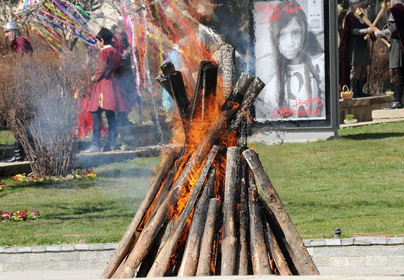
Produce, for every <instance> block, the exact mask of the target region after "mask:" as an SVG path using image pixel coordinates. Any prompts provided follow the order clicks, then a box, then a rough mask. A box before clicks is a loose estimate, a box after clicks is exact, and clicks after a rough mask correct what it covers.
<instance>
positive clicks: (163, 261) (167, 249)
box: [147, 146, 219, 277]
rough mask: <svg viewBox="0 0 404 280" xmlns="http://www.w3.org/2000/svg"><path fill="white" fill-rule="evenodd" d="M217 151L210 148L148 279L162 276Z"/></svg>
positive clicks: (215, 147) (212, 175)
mask: <svg viewBox="0 0 404 280" xmlns="http://www.w3.org/2000/svg"><path fill="white" fill-rule="evenodd" d="M218 149H219V147H218V146H214V147H213V148H212V150H211V152H210V154H209V156H208V159H207V161H206V162H205V166H204V167H203V170H202V172H201V174H200V175H199V178H198V181H197V182H196V184H195V186H194V187H193V188H192V190H191V195H190V196H189V198H188V201H187V205H186V207H185V208H184V210H183V211H182V212H181V215H180V216H179V218H178V220H177V222H176V223H175V224H174V226H173V228H172V229H171V233H170V236H169V237H168V239H167V242H166V243H165V244H164V246H163V247H162V248H161V250H160V252H159V254H158V256H157V258H156V259H155V261H154V264H153V266H152V268H151V269H150V272H149V273H148V274H147V276H148V277H162V276H164V273H165V272H166V270H167V266H168V262H169V260H170V256H171V255H172V253H173V251H174V249H175V246H176V244H177V242H178V238H179V237H180V235H181V233H182V231H183V229H184V226H185V224H186V222H187V220H188V219H189V217H190V216H191V212H192V211H193V209H194V205H195V203H196V199H197V198H198V196H199V192H200V191H201V189H202V187H203V185H204V182H205V178H206V176H207V174H208V171H209V169H210V167H211V165H212V162H213V160H214V159H215V157H216V153H217V151H218ZM214 176H215V173H214V170H213V172H212V173H211V176H210V177H211V178H214ZM211 180H212V179H211Z"/></svg>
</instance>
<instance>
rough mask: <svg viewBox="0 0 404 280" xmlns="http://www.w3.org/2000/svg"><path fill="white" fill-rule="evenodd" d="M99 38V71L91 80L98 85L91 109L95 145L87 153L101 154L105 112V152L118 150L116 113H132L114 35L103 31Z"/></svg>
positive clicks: (94, 89) (95, 88) (94, 90)
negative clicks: (123, 89) (106, 131)
mask: <svg viewBox="0 0 404 280" xmlns="http://www.w3.org/2000/svg"><path fill="white" fill-rule="evenodd" d="M96 38H97V46H98V47H99V48H100V50H101V51H100V53H99V55H98V67H97V69H96V70H95V73H94V75H93V76H92V77H91V80H92V81H93V82H95V85H94V88H93V90H92V94H91V98H90V103H89V105H88V108H87V110H88V111H89V112H91V113H92V119H93V140H92V145H91V146H90V147H89V148H88V149H87V150H85V151H84V152H99V151H100V150H101V115H102V113H103V112H105V115H106V118H107V122H108V138H107V143H106V145H105V146H104V148H103V151H104V152H108V151H111V150H114V149H115V142H116V127H117V119H116V112H128V111H129V110H130V108H129V106H128V102H127V100H126V98H125V95H124V93H123V91H122V90H121V88H120V87H119V84H118V80H117V77H118V76H119V74H120V72H121V71H122V70H121V67H122V66H121V61H122V57H121V55H120V53H119V52H118V51H117V50H116V49H115V48H113V47H112V46H111V43H112V38H113V33H112V32H111V31H110V30H109V29H107V28H105V27H102V28H101V29H100V31H99V32H98V34H97V36H96Z"/></svg>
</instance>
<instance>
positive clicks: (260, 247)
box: [248, 178, 273, 275]
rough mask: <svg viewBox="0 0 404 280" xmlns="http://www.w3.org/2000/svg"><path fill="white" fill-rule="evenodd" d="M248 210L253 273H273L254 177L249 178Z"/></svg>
mask: <svg viewBox="0 0 404 280" xmlns="http://www.w3.org/2000/svg"><path fill="white" fill-rule="evenodd" d="M249 185H250V186H249V190H248V191H249V200H248V210H249V213H250V234H251V238H250V246H251V260H252V268H253V272H254V275H269V274H273V271H272V270H271V267H270V264H269V252H268V250H267V246H266V245H265V236H264V229H263V228H264V227H263V223H262V218H261V212H260V207H259V205H258V202H257V187H256V186H255V183H254V179H253V178H249Z"/></svg>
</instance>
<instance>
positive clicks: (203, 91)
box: [187, 61, 217, 130]
mask: <svg viewBox="0 0 404 280" xmlns="http://www.w3.org/2000/svg"><path fill="white" fill-rule="evenodd" d="M216 85H217V65H216V64H214V63H212V62H210V61H202V62H201V64H200V66H199V71H198V79H197V83H196V86H195V93H194V97H193V101H192V109H191V111H192V112H191V117H190V119H191V120H190V121H189V125H188V128H187V130H189V129H190V126H191V124H192V123H201V122H203V121H204V119H205V114H206V112H209V111H210V110H211V109H212V108H211V106H216V102H215V101H214V100H213V98H214V96H215V95H216ZM207 100H208V102H206V101H207Z"/></svg>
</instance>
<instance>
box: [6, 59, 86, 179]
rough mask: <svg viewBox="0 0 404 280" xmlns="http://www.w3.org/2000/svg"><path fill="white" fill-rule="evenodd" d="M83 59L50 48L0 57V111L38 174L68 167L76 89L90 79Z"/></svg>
mask: <svg viewBox="0 0 404 280" xmlns="http://www.w3.org/2000/svg"><path fill="white" fill-rule="evenodd" d="M82 61H83V59H82V58H81V57H80V56H79V55H77V54H74V53H69V54H64V55H63V56H59V55H58V54H55V53H49V51H47V52H45V51H42V52H41V51H38V52H34V54H33V55H23V56H20V55H16V56H12V57H10V56H9V57H6V58H2V59H0V66H1V67H2V71H1V73H0V112H2V113H3V115H4V117H5V119H6V121H7V124H8V126H9V127H10V129H11V130H12V131H13V132H14V134H15V136H16V137H17V138H18V139H19V141H20V142H21V144H22V146H23V147H24V150H25V152H26V155H27V158H28V160H29V161H30V164H31V168H32V171H33V172H34V173H35V174H38V175H40V176H45V175H66V173H67V172H68V171H69V170H71V167H72V163H73V160H74V155H75V149H76V143H77V138H76V132H77V117H78V109H79V108H78V107H79V105H78V104H79V101H78V99H77V98H75V93H77V92H82V91H83V90H84V88H87V87H88V83H89V81H90V79H89V77H88V74H86V70H85V69H84V68H83V67H82Z"/></svg>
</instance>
